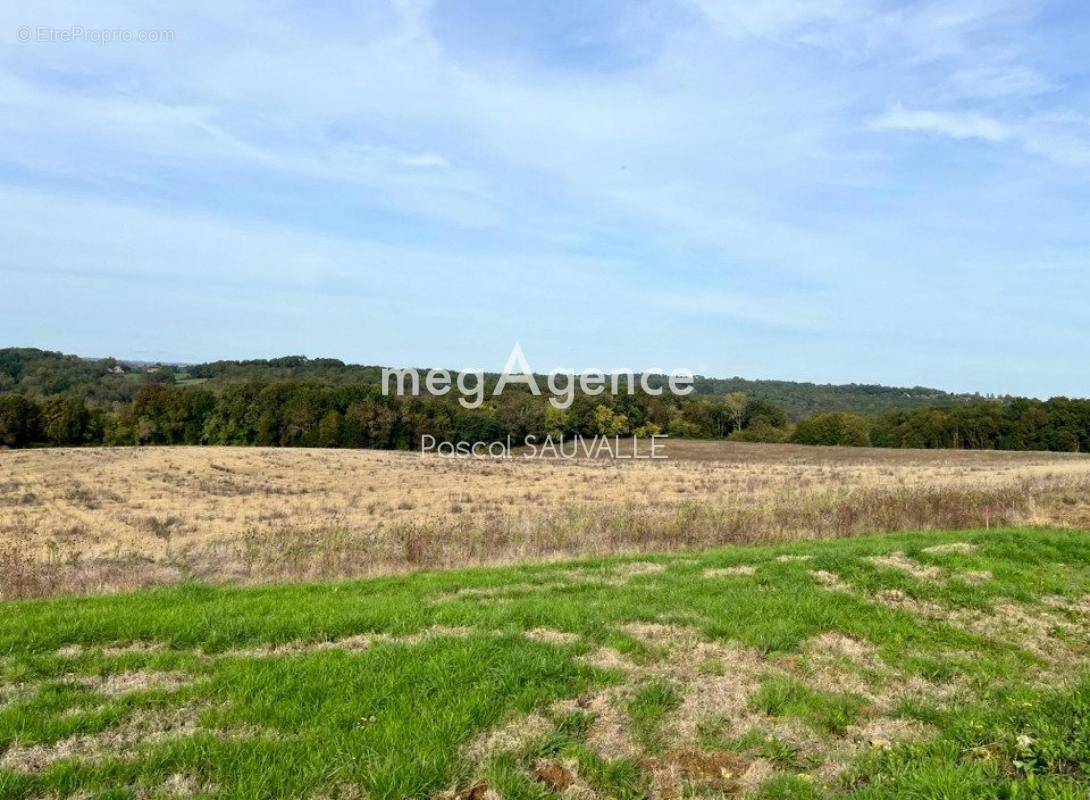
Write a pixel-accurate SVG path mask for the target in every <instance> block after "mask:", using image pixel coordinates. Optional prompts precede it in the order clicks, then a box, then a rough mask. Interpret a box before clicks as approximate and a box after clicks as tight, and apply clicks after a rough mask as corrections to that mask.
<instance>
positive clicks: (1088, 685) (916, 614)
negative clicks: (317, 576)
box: [0, 530, 1090, 800]
mask: <svg viewBox="0 0 1090 800" xmlns="http://www.w3.org/2000/svg"><path fill="white" fill-rule="evenodd" d="M1088 591H1090V545H1088V544H1087V540H1086V537H1085V536H1083V535H1082V534H1079V533H1074V532H1066V533H1063V532H1052V531H1044V530H1010V531H994V530H993V531H988V532H984V531H979V532H963V533H960V534H951V533H935V532H931V533H926V534H912V535H902V536H888V537H875V538H867V539H854V540H846V541H840V542H826V543H819V544H815V543H796V544H792V545H787V546H781V547H779V548H767V547H763V548H735V549H731V550H721V551H708V552H691V553H685V554H684V555H676V556H656V557H650V558H645V559H643V560H639V561H634V560H620V559H604V560H595V561H585V562H580V563H568V564H553V565H549V566H536V567H518V568H506V569H492V570H472V571H463V572H453V573H417V574H416V575H413V576H410V577H406V578H397V579H381V580H370V581H364V582H357V583H341V584H337V583H334V584H320V585H312V586H303V587H292V586H281V587H269V588H260V589H224V588H213V587H209V586H199V585H195V584H188V585H185V586H182V587H178V588H176V589H169V590H157V591H151V592H142V593H136V594H130V595H126V596H121V597H116V598H93V599H84V600H51V601H37V602H30V603H22V604H19V605H17V606H14V607H11V608H8V609H5V610H8V611H9V613H7V614H5V615H4V616H3V618H2V619H0V652H3V653H4V657H3V658H0V797H11V798H25V797H62V796H63V797H76V796H79V797H91V796H94V797H182V796H184V797H198V796H199V797H232V798H241V797H262V798H281V797H283V798H288V797H292V798H296V797H326V798H342V799H347V798H360V797H368V798H374V799H375V800H380V799H381V800H393V799H394V798H433V799H434V800H440V799H441V800H480V799H482V798H495V797H502V798H508V799H510V798H520V799H525V800H531V798H533V799H535V800H559V798H575V797H578V798H585V800H599V799H601V800H605V799H606V798H618V799H622V798H623V799H625V800H640V799H642V798H685V797H706V798H710V797H734V796H750V797H754V798H764V800H772V799H773V798H799V799H802V798H806V799H808V800H817V798H855V800H885V799H886V798H890V800H892V798H907V797H912V798H938V797H942V798H948V799H949V800H970V798H982V797H988V798H1000V797H1003V798H1022V797H1027V798H1028V797H1038V798H1057V800H1059V798H1075V797H1084V796H1085V788H1086V785H1087V781H1088V775H1087V770H1088V769H1090V762H1088V760H1087V742H1088V741H1090V739H1088V737H1090V714H1088V711H1090V673H1088V672H1087V664H1088V660H1087V650H1086V647H1085V641H1086V635H1087V632H1088V624H1087V619H1086V614H1085V610H1086V594H1087V592H1088Z"/></svg>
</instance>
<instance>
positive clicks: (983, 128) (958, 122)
mask: <svg viewBox="0 0 1090 800" xmlns="http://www.w3.org/2000/svg"><path fill="white" fill-rule="evenodd" d="M871 129H872V130H876V131H916V132H919V133H934V134H938V135H940V136H949V137H950V138H952V139H983V140H984V141H987V142H1002V141H1004V140H1006V139H1009V138H1010V136H1011V132H1010V130H1009V129H1008V128H1007V127H1006V126H1005V125H1004V124H1003V123H1001V122H998V121H997V120H994V119H990V118H988V117H985V116H983V115H981V114H975V113H972V112H951V111H910V110H907V109H905V108H902V107H901V106H895V107H893V108H891V109H890V110H889V111H887V112H886V113H885V114H883V115H882V116H880V117H878V118H877V119H875V120H874V121H873V122H872V123H871Z"/></svg>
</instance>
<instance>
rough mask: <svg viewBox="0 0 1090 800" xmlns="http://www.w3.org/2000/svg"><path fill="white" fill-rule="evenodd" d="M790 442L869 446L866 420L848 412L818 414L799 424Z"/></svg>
mask: <svg viewBox="0 0 1090 800" xmlns="http://www.w3.org/2000/svg"><path fill="white" fill-rule="evenodd" d="M791 441H793V442H795V443H796V444H820V445H841V446H847V447H866V446H867V445H869V444H870V433H869V430H868V424H867V420H866V419H864V418H863V417H861V416H859V415H858V414H852V413H850V412H835V413H832V414H818V415H817V416H814V417H811V418H810V419H808V420H805V421H803V422H800V423H799V425H798V427H797V428H796V429H795V433H794V435H793V436H792V437H791Z"/></svg>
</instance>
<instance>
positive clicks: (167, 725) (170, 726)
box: [0, 708, 197, 773]
mask: <svg viewBox="0 0 1090 800" xmlns="http://www.w3.org/2000/svg"><path fill="white" fill-rule="evenodd" d="M196 732H197V713H196V711H195V710H193V709H189V708H186V709H181V710H178V711H174V712H169V711H156V712H148V711H145V712H139V713H137V714H134V715H133V716H131V717H129V718H128V719H126V720H125V721H124V722H123V723H122V724H121V725H120V726H118V727H116V728H111V729H109V730H106V731H102V732H101V733H94V734H86V735H81V736H72V737H69V738H67V739H62V740H60V741H58V742H51V743H47V744H36V745H30V746H26V747H24V746H22V745H18V744H17V745H14V746H12V747H10V748H8V750H7V751H6V752H5V753H4V754H3V755H0V768H3V769H10V770H12V771H14V772H23V773H36V772H41V771H42V770H45V769H47V768H49V767H50V766H52V765H53V764H55V763H57V762H58V761H64V760H66V759H79V760H81V761H95V760H98V759H101V758H107V757H110V756H116V755H117V754H118V753H120V752H125V751H128V750H131V749H132V748H136V747H144V746H150V745H155V744H159V743H161V742H164V741H167V740H168V739H179V738H183V737H186V736H192V735H193V734H194V733H196Z"/></svg>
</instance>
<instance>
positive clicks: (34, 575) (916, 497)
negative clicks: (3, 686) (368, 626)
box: [0, 440, 1090, 599]
mask: <svg viewBox="0 0 1090 800" xmlns="http://www.w3.org/2000/svg"><path fill="white" fill-rule="evenodd" d="M666 454H667V455H668V456H669V458H668V459H667V460H665V461H655V462H646V461H611V460H606V459H599V460H586V459H584V460H575V461H565V460H553V461H550V460H523V459H520V458H515V459H512V460H505V461H494V460H465V459H462V460H451V459H441V458H438V457H426V458H424V457H420V456H419V455H417V454H414V453H398V452H383V451H368V450H323V449H303V448H299V449H296V448H247V447H173V448H169V447H146V448H76V449H67V448H51V449H39V450H22V451H8V452H0V598H3V599H17V598H27V597H41V596H49V595H61V594H81V595H82V594H103V593H111V592H117V591H126V590H132V589H137V588H141V587H150V586H163V585H171V584H175V583H178V582H183V581H194V580H199V581H204V582H209V583H213V584H223V583H232V584H260V583H270V582H281V581H307V580H311V581H312V580H328V579H334V578H350V577H362V576H379V575H386V574H393V573H402V572H408V571H414V570H422V569H437V568H457V567H465V566H475V565H476V566H480V565H504V564H515V563H530V562H548V561H555V560H560V559H566V558H573V557H581V556H607V555H618V554H635V553H642V552H660V551H670V550H677V549H683V548H703V547H715V546H721V545H726V544H746V543H760V542H775V541H792V540H798V539H813V538H834V537H844V536H854V535H860V534H867V533H882V532H896V531H920V530H953V529H966V528H977V527H980V528H989V527H1000V526H1004V525H1022V524H1033V525H1053V526H1063V527H1071V528H1079V529H1087V528H1090V458H1088V457H1086V456H1084V455H1062V454H1049V453H1015V452H991V451H920V450H889V449H869V448H835V447H828V448H819V447H802V446H792V445H758V444H743V443H734V442H721V441H720V442H699V441H685V440H671V441H668V442H667V443H666Z"/></svg>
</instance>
